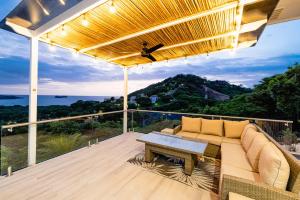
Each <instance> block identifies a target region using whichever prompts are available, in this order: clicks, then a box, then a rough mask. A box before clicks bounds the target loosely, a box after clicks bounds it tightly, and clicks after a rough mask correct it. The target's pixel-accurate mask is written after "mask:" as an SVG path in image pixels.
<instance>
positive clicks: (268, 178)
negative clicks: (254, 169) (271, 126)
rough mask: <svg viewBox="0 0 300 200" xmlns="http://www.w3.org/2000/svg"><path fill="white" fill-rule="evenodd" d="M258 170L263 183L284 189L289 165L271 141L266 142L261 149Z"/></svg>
mask: <svg viewBox="0 0 300 200" xmlns="http://www.w3.org/2000/svg"><path fill="white" fill-rule="evenodd" d="M258 170H259V174H260V177H261V180H262V181H263V182H264V183H266V184H268V185H271V186H273V187H276V188H279V189H283V190H286V186H287V183H288V180H289V176H290V166H289V164H288V162H287V160H286V159H285V157H284V155H283V154H282V152H281V151H280V150H279V149H278V148H277V147H276V146H275V145H274V144H273V143H272V142H269V143H268V144H266V145H265V146H264V148H263V149H262V151H261V155H260V158H259V163H258Z"/></svg>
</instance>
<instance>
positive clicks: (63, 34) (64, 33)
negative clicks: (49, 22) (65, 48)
mask: <svg viewBox="0 0 300 200" xmlns="http://www.w3.org/2000/svg"><path fill="white" fill-rule="evenodd" d="M61 35H62V36H66V35H67V31H66V29H65V26H62V28H61Z"/></svg>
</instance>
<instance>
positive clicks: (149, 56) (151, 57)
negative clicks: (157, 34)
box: [146, 54, 156, 62]
mask: <svg viewBox="0 0 300 200" xmlns="http://www.w3.org/2000/svg"><path fill="white" fill-rule="evenodd" d="M146 58H149V59H150V60H152V61H153V62H155V61H156V59H155V58H154V57H153V56H152V55H151V54H149V55H148V56H147V57H146Z"/></svg>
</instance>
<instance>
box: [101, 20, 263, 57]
mask: <svg viewBox="0 0 300 200" xmlns="http://www.w3.org/2000/svg"><path fill="white" fill-rule="evenodd" d="M266 23H267V19H264V20H259V21H256V22H251V23H248V24H243V25H241V27H240V29H239V30H240V31H239V34H241V33H246V32H251V31H255V30H257V29H259V28H260V27H261V26H262V25H264V24H266ZM239 34H238V35H239ZM235 35H236V31H232V32H228V33H225V34H220V35H215V36H212V37H206V38H201V39H198V40H192V41H188V42H183V43H178V44H174V45H169V46H164V47H162V48H160V49H158V50H157V51H162V50H168V49H172V48H176V47H182V46H186V45H191V44H196V43H200V42H205V41H209V40H214V39H219V38H223V37H228V36H235ZM237 42H238V40H237ZM233 47H234V48H238V47H239V43H238V44H236V46H233ZM140 54H141V53H140V52H136V53H132V54H128V55H124V56H119V57H115V58H111V59H108V60H107V61H109V62H112V61H115V60H120V59H124V58H130V57H134V56H139V55H140Z"/></svg>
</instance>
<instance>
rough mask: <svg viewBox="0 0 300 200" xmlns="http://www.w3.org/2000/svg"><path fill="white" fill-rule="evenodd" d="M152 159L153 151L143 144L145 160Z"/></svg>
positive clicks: (149, 160)
mask: <svg viewBox="0 0 300 200" xmlns="http://www.w3.org/2000/svg"><path fill="white" fill-rule="evenodd" d="M153 159H154V153H153V152H152V151H151V149H150V147H149V146H148V145H145V162H151V161H152V160H153Z"/></svg>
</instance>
